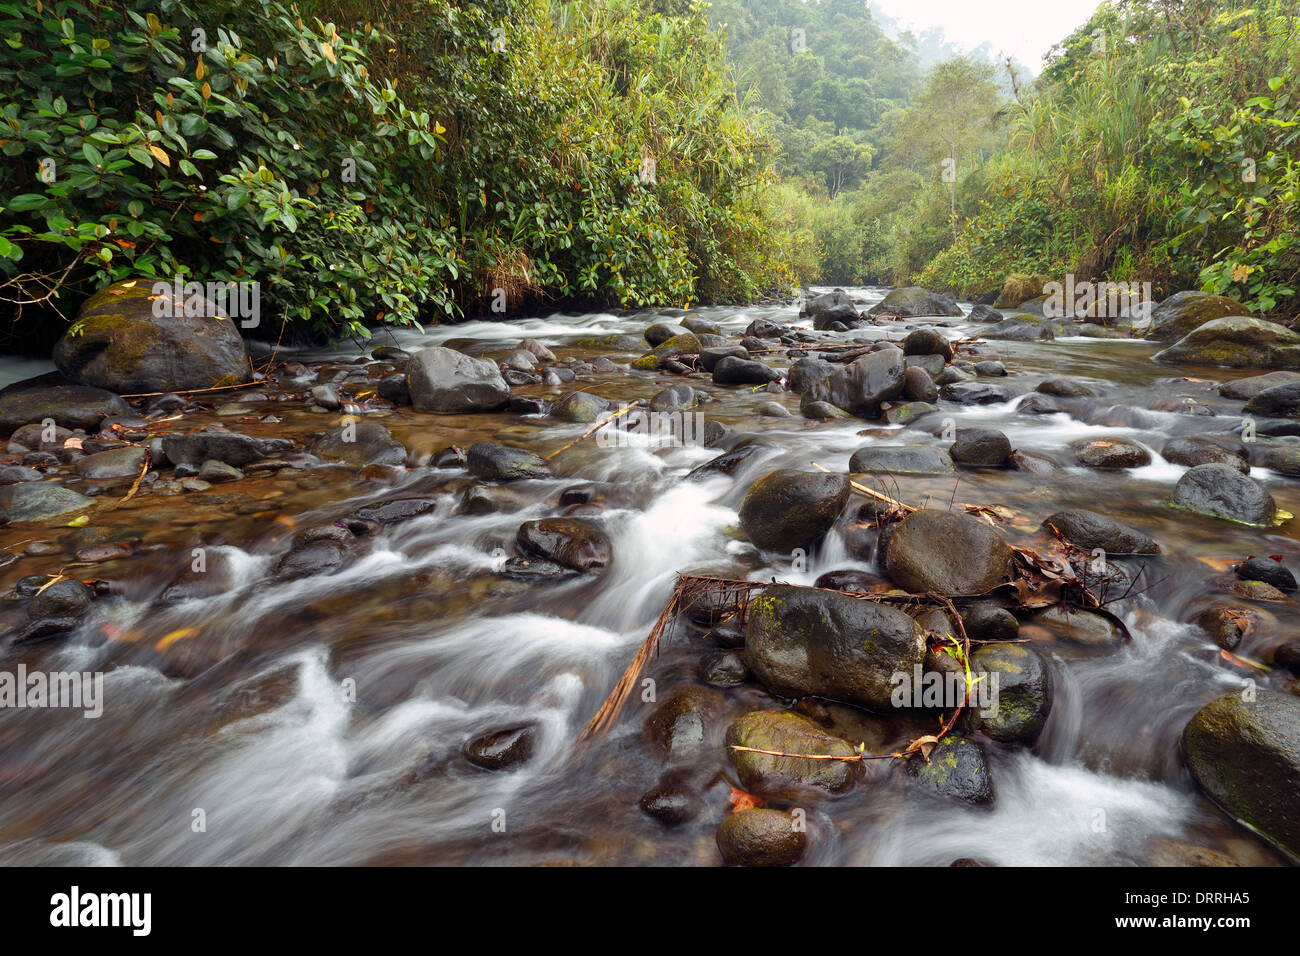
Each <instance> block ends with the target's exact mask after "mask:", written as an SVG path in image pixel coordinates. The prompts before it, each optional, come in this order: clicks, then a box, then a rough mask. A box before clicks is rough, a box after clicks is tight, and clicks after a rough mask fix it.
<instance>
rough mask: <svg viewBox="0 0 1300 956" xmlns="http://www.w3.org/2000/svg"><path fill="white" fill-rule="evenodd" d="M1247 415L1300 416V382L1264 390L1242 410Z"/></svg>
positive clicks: (1287, 383) (1286, 383)
mask: <svg viewBox="0 0 1300 956" xmlns="http://www.w3.org/2000/svg"><path fill="white" fill-rule="evenodd" d="M1242 411H1244V412H1245V413H1246V414H1247V415H1266V416H1285V417H1289V418H1295V417H1297V416H1300V382H1285V383H1283V384H1281V385H1273V386H1271V387H1269V388H1266V389H1264V390H1263V391H1261V392H1260V393H1259V394H1258V395H1256V396H1255V397H1254V398H1252V399H1250V401H1248V402H1246V405H1245V407H1244V408H1243V409H1242Z"/></svg>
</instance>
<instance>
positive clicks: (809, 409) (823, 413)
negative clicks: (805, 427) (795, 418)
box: [799, 395, 853, 421]
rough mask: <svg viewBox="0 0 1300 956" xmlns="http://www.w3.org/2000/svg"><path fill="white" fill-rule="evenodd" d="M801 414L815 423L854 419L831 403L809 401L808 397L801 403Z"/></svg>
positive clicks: (804, 397) (805, 396)
mask: <svg viewBox="0 0 1300 956" xmlns="http://www.w3.org/2000/svg"><path fill="white" fill-rule="evenodd" d="M799 414H800V415H802V416H803V417H804V418H809V419H813V420H815V421H837V420H845V419H849V418H852V417H853V416H851V415H850V414H849V413H848V412H846V411H842V410H841V409H838V408H836V407H835V406H834V405H832V404H831V403H830V402H819V401H809V400H808V396H807V395H804V396H803V398H802V399H801V400H800V402H799Z"/></svg>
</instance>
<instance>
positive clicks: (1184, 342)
mask: <svg viewBox="0 0 1300 956" xmlns="http://www.w3.org/2000/svg"><path fill="white" fill-rule="evenodd" d="M1151 358H1152V360H1153V361H1155V362H1160V363H1161V364H1164V365H1225V366H1227V367H1229V368H1266V369H1300V334H1297V333H1295V332H1292V331H1291V330H1290V329H1288V328H1287V327H1286V326H1284V325H1279V324H1278V323H1276V322H1269V321H1268V320H1267V319H1254V318H1250V317H1248V316H1244V315H1230V316H1225V317H1224V318H1221V319H1213V320H1211V321H1209V322H1206V323H1205V324H1204V325H1201V326H1200V327H1199V328H1197V329H1196V330H1195V331H1192V332H1189V333H1188V334H1187V335H1185V336H1183V337H1182V338H1181V339H1179V340H1178V341H1177V342H1175V343H1174V344H1173V345H1171V346H1169V348H1167V349H1164V350H1163V351H1161V352H1157V353H1156V354H1155V355H1153V356H1151Z"/></svg>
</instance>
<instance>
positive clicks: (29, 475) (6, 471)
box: [0, 465, 45, 485]
mask: <svg viewBox="0 0 1300 956" xmlns="http://www.w3.org/2000/svg"><path fill="white" fill-rule="evenodd" d="M44 477H45V476H44V475H43V474H41V473H40V472H39V471H37V470H36V469H35V468H24V467H23V466H22V465H0V485H16V484H18V483H19V482H20V481H40V480H41V479H42V478H44Z"/></svg>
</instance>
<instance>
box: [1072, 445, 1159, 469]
mask: <svg viewBox="0 0 1300 956" xmlns="http://www.w3.org/2000/svg"><path fill="white" fill-rule="evenodd" d="M1070 451H1071V452H1072V453H1073V454H1074V460H1075V461H1076V462H1078V463H1079V464H1080V465H1083V466H1084V467H1086V468H1099V469H1103V470H1114V469H1120V468H1141V467H1142V466H1144V465H1149V464H1151V452H1149V451H1147V450H1146V449H1145V448H1143V447H1142V446H1141V445H1139V444H1138V443H1137V442H1134V441H1129V440H1127V439H1125V438H1087V439H1080V440H1079V441H1073V442H1070Z"/></svg>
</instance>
